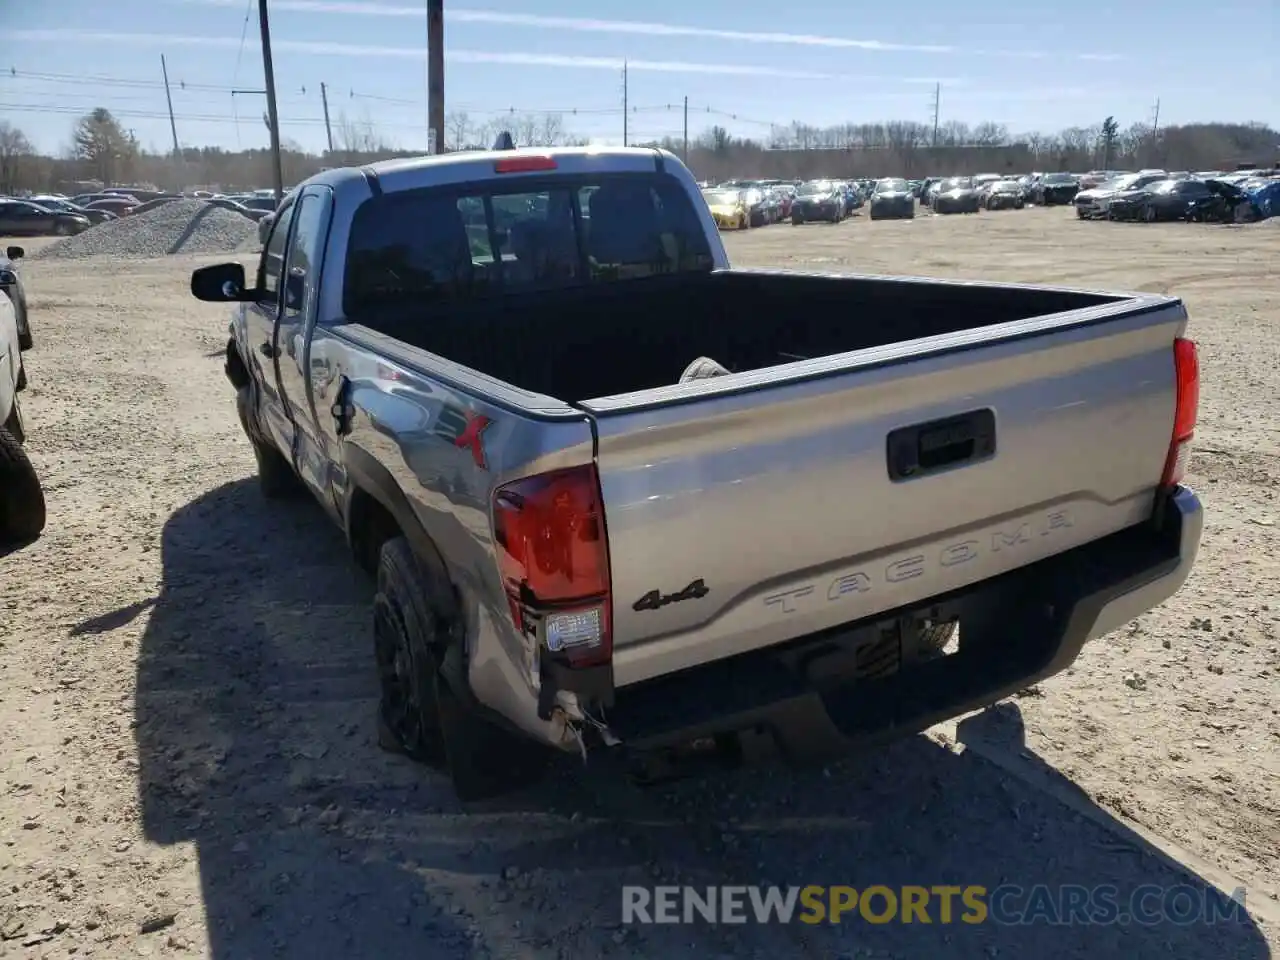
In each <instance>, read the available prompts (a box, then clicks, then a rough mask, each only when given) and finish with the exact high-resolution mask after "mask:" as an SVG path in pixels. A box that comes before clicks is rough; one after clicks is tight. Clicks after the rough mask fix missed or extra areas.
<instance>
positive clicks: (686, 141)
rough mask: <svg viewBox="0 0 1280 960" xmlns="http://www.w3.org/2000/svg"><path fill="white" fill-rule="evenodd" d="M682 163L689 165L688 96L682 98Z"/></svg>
mask: <svg viewBox="0 0 1280 960" xmlns="http://www.w3.org/2000/svg"><path fill="white" fill-rule="evenodd" d="M684 165H685V166H686V167H687V166H688V165H689V98H688V97H685V98H684Z"/></svg>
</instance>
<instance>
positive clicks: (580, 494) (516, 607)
mask: <svg viewBox="0 0 1280 960" xmlns="http://www.w3.org/2000/svg"><path fill="white" fill-rule="evenodd" d="M493 534H494V549H495V551H496V553H497V557H498V569H499V572H500V574H501V576H502V583H503V587H504V589H505V590H506V593H507V600H508V603H509V604H510V607H511V615H512V618H513V620H514V621H515V625H516V627H517V629H519V630H520V631H521V632H523V633H530V632H532V633H534V634H536V635H537V636H538V637H539V639H540V641H541V642H542V643H543V644H544V645H545V647H546V649H547V651H548V652H549V653H550V654H552V655H553V656H557V657H563V658H564V659H565V660H566V661H567V662H568V663H569V665H570V666H575V667H586V666H596V665H599V664H602V663H607V662H609V660H610V659H611V657H612V656H613V637H612V619H613V605H612V598H611V596H610V581H609V547H608V541H607V539H606V536H605V527H604V506H603V500H602V498H601V494H600V480H599V477H598V476H597V474H596V468H595V465H594V464H587V465H585V466H581V467H573V468H570V469H567V470H554V471H551V472H549V473H542V474H537V475H536V476H532V477H526V478H524V479H522V480H516V481H514V482H512V483H508V484H506V485H504V486H502V487H499V488H498V489H497V490H496V491H495V492H494V495H493Z"/></svg>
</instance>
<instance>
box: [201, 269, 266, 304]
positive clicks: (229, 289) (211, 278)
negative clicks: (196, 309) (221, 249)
mask: <svg viewBox="0 0 1280 960" xmlns="http://www.w3.org/2000/svg"><path fill="white" fill-rule="evenodd" d="M191 295H192V296H193V297H195V298H196V299H197V300H204V301H207V302H208V303H238V302H241V301H245V300H253V299H255V298H256V297H257V291H256V290H249V289H246V287H245V281H244V267H243V266H242V265H240V264H238V263H215V264H214V265H213V266H211V267H200V268H199V269H198V270H192V271H191Z"/></svg>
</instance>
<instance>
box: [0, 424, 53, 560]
mask: <svg viewBox="0 0 1280 960" xmlns="http://www.w3.org/2000/svg"><path fill="white" fill-rule="evenodd" d="M16 419H17V399H16V398H15V399H14V414H13V415H12V416H11V417H10V420H11V425H12V421H16ZM44 524H45V503H44V491H43V490H42V489H41V487H40V477H39V476H38V475H37V474H36V469H35V467H33V466H32V465H31V460H30V459H28V457H27V452H26V451H25V450H23V449H22V444H21V443H19V442H18V438H17V436H15V435H14V433H13V431H12V430H11V429H10V426H3V427H0V543H3V544H5V545H11V546H22V545H24V544H27V543H30V542H31V541H33V540H35V539H36V538H37V537H38V536H40V534H41V532H42V531H43V530H44Z"/></svg>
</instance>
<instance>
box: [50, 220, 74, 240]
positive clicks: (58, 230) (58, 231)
mask: <svg viewBox="0 0 1280 960" xmlns="http://www.w3.org/2000/svg"><path fill="white" fill-rule="evenodd" d="M53 235H54V236H56V237H69V236H71V228H70V227H68V226H67V225H66V224H65V223H55V224H54V225H53Z"/></svg>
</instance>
